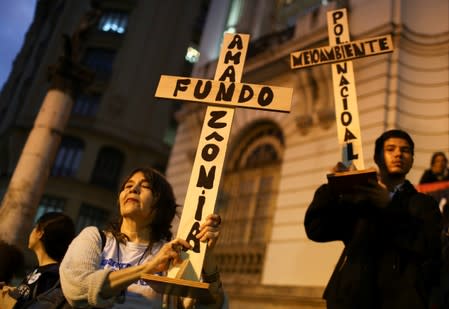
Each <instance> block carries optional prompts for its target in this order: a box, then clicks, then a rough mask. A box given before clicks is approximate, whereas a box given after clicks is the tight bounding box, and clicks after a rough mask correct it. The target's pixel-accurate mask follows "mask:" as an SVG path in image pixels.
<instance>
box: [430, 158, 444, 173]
mask: <svg viewBox="0 0 449 309" xmlns="http://www.w3.org/2000/svg"><path fill="white" fill-rule="evenodd" d="M446 166H447V161H446V158H445V157H444V156H442V155H438V156H436V157H435V159H434V161H433V164H432V171H433V172H434V173H436V174H441V173H443V172H444V169H445V168H446Z"/></svg>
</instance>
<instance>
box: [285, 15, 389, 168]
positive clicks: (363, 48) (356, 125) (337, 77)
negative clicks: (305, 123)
mask: <svg viewBox="0 0 449 309" xmlns="http://www.w3.org/2000/svg"><path fill="white" fill-rule="evenodd" d="M327 23H328V33H329V44H330V46H328V47H321V48H314V49H309V50H304V51H298V52H293V53H291V54H290V66H291V68H292V69H298V68H304V67H309V66H314V65H320V64H326V63H332V80H333V86H334V87H333V88H334V98H335V115H336V121H337V132H338V142H339V145H341V147H342V157H343V158H342V162H343V163H344V164H345V165H346V166H347V167H349V166H350V165H351V164H353V165H354V166H355V168H356V169H357V170H363V169H364V168H365V167H364V160H363V150H362V139H361V134H360V122H359V112H358V106H357V94H356V90H355V80H354V70H353V67H352V61H350V59H356V58H361V57H367V56H373V55H378V54H384V53H390V52H392V51H393V41H392V39H391V36H390V35H386V36H380V37H375V38H371V39H366V40H360V41H353V42H351V41H350V38H349V26H348V18H347V13H346V9H340V10H334V11H329V12H327Z"/></svg>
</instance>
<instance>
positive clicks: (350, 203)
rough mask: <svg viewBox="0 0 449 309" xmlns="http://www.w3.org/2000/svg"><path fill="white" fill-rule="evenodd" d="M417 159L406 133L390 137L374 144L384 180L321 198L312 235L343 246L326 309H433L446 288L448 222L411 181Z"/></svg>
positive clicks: (310, 214)
mask: <svg viewBox="0 0 449 309" xmlns="http://www.w3.org/2000/svg"><path fill="white" fill-rule="evenodd" d="M413 156H414V143H413V140H412V138H411V137H410V135H409V134H408V133H407V132H405V131H402V130H389V131H386V132H384V133H383V134H382V135H380V137H378V138H377V140H376V142H375V151H374V162H375V163H376V165H377V166H378V181H376V180H373V181H372V182H369V183H368V184H363V185H362V184H361V185H358V186H356V187H355V190H354V191H353V192H346V193H345V194H338V193H336V192H335V191H333V190H331V188H329V185H328V184H324V185H322V186H320V187H319V188H318V189H317V191H316V192H315V195H314V197H313V200H312V202H311V204H310V206H309V208H308V209H307V212H306V215H305V222H304V225H305V230H306V233H307V236H308V237H309V238H310V239H311V240H313V241H317V242H328V241H342V242H343V243H344V250H343V252H342V255H341V257H340V259H339V261H338V262H337V265H336V267H335V269H334V272H333V274H332V276H331V278H330V280H329V283H328V285H327V287H326V289H325V292H324V296H323V297H324V298H325V299H326V303H327V308H329V309H343V308H344V309H352V308H354V309H355V308H358V309H359V308H363V309H370V308H372V309H397V308H409V309H424V308H429V306H430V303H431V300H432V297H433V295H434V293H435V290H436V289H437V285H438V282H439V269H440V268H439V267H440V262H441V260H440V254H441V242H440V233H441V229H442V223H441V220H442V219H441V213H440V211H439V209H438V205H437V202H436V201H435V200H434V199H433V198H432V197H430V196H428V195H425V194H423V193H419V192H417V191H416V189H415V188H414V186H413V185H412V184H411V183H410V182H409V181H408V180H407V179H406V175H407V173H408V172H409V171H410V169H411V167H412V165H413ZM337 166H341V165H337Z"/></svg>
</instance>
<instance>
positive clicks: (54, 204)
mask: <svg viewBox="0 0 449 309" xmlns="http://www.w3.org/2000/svg"><path fill="white" fill-rule="evenodd" d="M65 203H66V200H65V199H64V198H60V197H55V196H50V195H44V196H42V198H41V201H40V202H39V206H38V207H37V211H36V216H35V217H34V222H35V223H36V222H37V220H38V219H39V218H40V217H41V216H42V215H43V214H45V213H47V212H63V211H64V207H65Z"/></svg>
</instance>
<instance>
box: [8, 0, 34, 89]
mask: <svg viewBox="0 0 449 309" xmlns="http://www.w3.org/2000/svg"><path fill="white" fill-rule="evenodd" d="M36 2H37V0H0V89H1V88H2V87H3V84H4V83H5V81H6V79H7V78H8V75H9V73H10V71H11V68H12V63H13V61H14V59H15V57H16V55H17V53H18V52H19V50H20V48H21V47H22V44H23V40H24V38H25V33H26V31H27V30H28V27H29V26H30V23H31V20H32V19H33V15H34V9H35V6H36Z"/></svg>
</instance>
